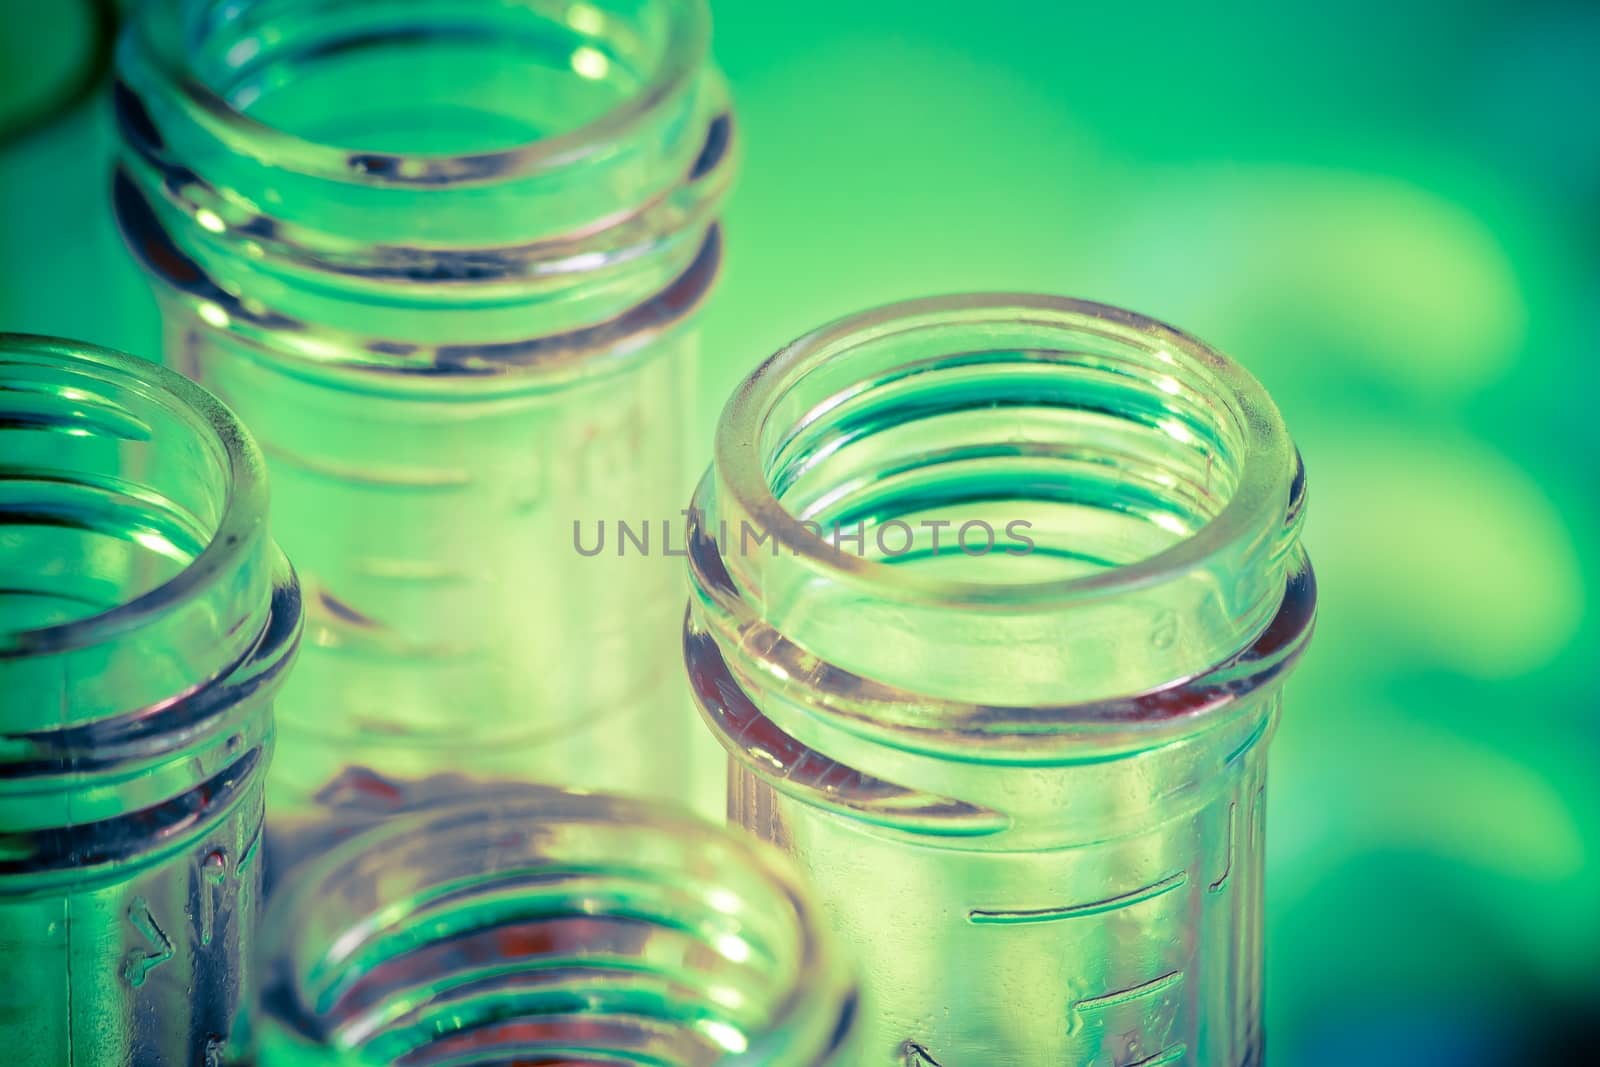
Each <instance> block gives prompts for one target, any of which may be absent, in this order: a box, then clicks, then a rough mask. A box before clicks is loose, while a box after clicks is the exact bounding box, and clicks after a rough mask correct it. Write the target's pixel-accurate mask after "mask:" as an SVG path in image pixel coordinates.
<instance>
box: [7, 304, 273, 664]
mask: <svg viewBox="0 0 1600 1067" xmlns="http://www.w3.org/2000/svg"><path fill="white" fill-rule="evenodd" d="M18 362H21V363H28V364H31V365H33V366H43V367H50V366H73V365H77V366H82V367H89V368H92V369H93V370H94V371H95V373H96V374H98V375H100V376H101V377H110V378H112V379H113V380H115V381H116V383H117V384H119V385H122V386H124V387H127V388H129V389H131V390H132V391H133V392H136V393H138V394H140V395H141V396H142V397H144V398H145V399H147V400H148V401H150V402H151V403H153V404H159V405H163V406H165V407H166V408H167V410H168V411H169V412H171V413H173V414H175V415H177V416H178V417H180V418H182V419H184V420H185V421H187V422H189V423H190V424H191V425H192V426H194V427H195V429H196V430H197V431H199V432H201V433H203V434H206V435H207V436H208V437H209V438H210V441H209V444H210V445H211V446H212V448H213V449H214V452H215V454H216V455H217V457H218V458H220V459H221V460H222V464H221V467H222V470H221V473H222V476H223V477H224V478H225V480H226V484H225V485H224V486H223V487H222V490H223V500H222V507H221V509H220V511H219V514H218V519H217V523H216V528H215V530H214V531H211V532H210V534H209V537H208V540H207V542H206V546H205V548H204V549H202V550H201V552H200V554H199V555H197V556H195V558H194V559H192V560H190V561H189V562H188V563H187V564H185V565H184V566H183V568H182V569H181V570H179V571H178V573H177V574H174V575H173V576H172V577H170V578H168V579H167V580H166V581H164V582H162V583H161V584H159V585H157V586H156V587H155V588H153V589H150V590H147V591H146V592H144V593H141V594H139V595H138V596H136V597H133V598H132V599H130V600H127V601H125V602H123V603H121V604H118V605H116V606H115V607H111V608H107V609H105V610H104V611H99V612H95V613H94V614H92V615H86V616H84V617H82V618H77V619H71V620H69V621H67V622H62V623H56V624H53V625H50V626H41V627H33V628H29V629H23V630H0V658H12V657H25V656H30V655H48V654H52V653H58V652H70V651H78V650H81V649H85V648H90V647H93V646H95V645H98V644H101V643H104V642H106V641H109V640H112V639H115V638H117V637H120V636H122V635H124V634H126V633H128V632H130V631H132V630H135V629H137V628H139V627H141V626H144V625H146V624H148V623H151V622H154V621H155V620H157V619H159V618H160V617H161V616H162V615H163V614H165V613H166V612H167V611H168V610H170V609H172V608H174V607H176V606H178V605H180V604H183V603H185V602H189V601H192V600H194V599H197V598H199V597H201V596H203V595H204V594H205V593H206V591H207V590H208V589H211V588H213V587H215V586H216V585H218V584H220V583H222V582H225V581H227V580H228V579H229V576H230V575H232V574H233V573H234V572H236V571H237V570H238V568H239V567H240V566H241V565H243V563H244V562H245V560H246V559H247V557H248V556H250V555H251V554H252V553H253V552H255V551H257V547H256V543H257V542H258V541H259V539H260V537H261V536H262V535H263V533H264V530H265V527H266V515H267V479H266V467H265V462H264V460H263V458H262V455H261V452H260V449H259V446H257V444H256V443H255V439H254V438H253V437H251V436H250V433H249V431H248V430H247V429H246V428H245V426H244V424H243V423H241V422H240V421H239V419H238V418H237V417H236V416H235V415H234V414H233V412H232V411H231V410H229V409H228V407H227V406H226V405H225V404H223V403H222V401H221V400H218V399H217V398H216V397H215V396H213V395H212V394H211V393H209V392H207V391H206V390H205V389H204V388H202V387H201V386H199V385H197V384H196V383H195V382H192V381H190V380H189V379H188V378H185V377H184V376H183V375H181V374H179V373H178V372H177V371H175V370H171V369H170V368H167V367H164V366H161V365H160V364H157V363H153V362H151V361H149V360H145V359H140V358H139V357H137V356H131V355H128V354H127V353H125V352H119V351H117V350H115V349H112V348H106V347H104V346H102V345H96V344H90V343H88V342H85V341H75V340H70V339H67V338H61V337H52V336H47V335H42V334H26V333H0V369H3V368H4V367H5V365H6V364H7V363H18ZM0 384H3V377H0Z"/></svg>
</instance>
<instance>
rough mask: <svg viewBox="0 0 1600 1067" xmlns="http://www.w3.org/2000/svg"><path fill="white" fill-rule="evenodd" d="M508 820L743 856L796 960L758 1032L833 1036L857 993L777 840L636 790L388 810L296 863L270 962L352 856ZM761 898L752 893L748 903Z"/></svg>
mask: <svg viewBox="0 0 1600 1067" xmlns="http://www.w3.org/2000/svg"><path fill="white" fill-rule="evenodd" d="M508 820H509V821H512V822H515V823H517V824H526V825H529V826H551V825H561V826H581V825H585V824H591V825H598V826H602V827H607V828H612V829H615V830H618V831H620V832H625V833H629V834H651V835H654V834H659V835H662V836H663V837H665V838H667V839H670V840H672V841H674V842H675V843H677V844H679V845H681V846H682V848H683V851H684V853H685V854H692V855H695V856H703V855H705V854H706V852H708V851H709V850H712V849H723V850H726V852H727V853H728V855H730V856H732V857H736V858H737V859H738V860H739V861H740V862H742V864H743V865H744V868H745V870H746V871H747V872H749V873H751V874H753V875H754V876H755V878H756V881H757V882H758V883H759V884H760V886H761V887H762V888H763V889H769V890H771V891H772V901H773V902H783V903H785V904H787V905H788V906H789V907H790V908H792V910H793V916H794V922H793V926H794V931H795V935H796V936H795V948H796V952H795V958H794V965H793V968H792V971H791V972H790V973H789V974H788V976H787V980H786V981H785V982H784V988H783V991H782V996H781V998H776V999H775V1003H774V1007H773V1011H772V1015H771V1018H770V1019H769V1020H768V1021H767V1022H766V1023H765V1024H764V1026H763V1032H764V1033H766V1034H771V1035H773V1040H776V1041H777V1042H778V1043H779V1045H780V1046H781V1047H784V1048H787V1047H788V1045H787V1044H786V1042H787V1040H788V1039H789V1036H790V1035H791V1034H799V1033H821V1032H823V1031H826V1032H828V1033H829V1034H832V1035H834V1036H837V1032H838V1031H839V1026H838V1023H837V1021H835V1020H833V1019H831V1018H830V1016H832V1015H834V1014H835V1013H838V1014H840V1015H841V1016H844V1015H846V1014H847V1013H848V1011H849V1010H850V1005H851V1004H852V1003H853V999H854V995H855V979H854V975H853V973H852V970H851V967H850V965H849V963H848V960H847V957H846V955H845V954H844V953H843V952H842V950H841V949H840V946H839V945H838V942H837V938H836V937H835V935H834V934H833V932H832V930H831V928H830V927H829V926H828V924H827V919H826V916H825V915H824V914H823V913H822V912H821V910H820V909H819V908H818V906H817V905H816V904H815V903H814V902H813V901H812V900H811V898H810V891H809V889H808V888H807V886H806V884H805V882H804V880H803V878H802V876H801V875H800V873H799V872H798V871H797V870H795V869H794V868H793V866H792V864H790V863H789V862H788V861H787V860H786V859H785V857H784V856H783V855H782V854H781V853H780V852H779V851H778V850H777V849H776V848H775V847H773V846H771V845H770V844H768V843H766V842H764V841H761V840H759V839H758V838H755V837H753V836H751V835H748V834H743V833H738V832H735V830H734V829H732V828H730V827H728V826H725V825H721V824H717V823H713V822H711V821H709V820H707V819H705V818H702V817H700V816H698V815H696V814H694V813H692V812H689V811H687V810H685V809H683V808H680V807H677V806H675V805H662V804H658V803H654V802H652V801H651V800H650V799H649V798H646V797H639V796H630V795H623V794H617V793H604V792H586V791H579V790H568V789H562V788H559V787H556V786H546V785H541V784H537V783H521V782H519V783H516V784H515V785H508V786H505V787H502V788H500V789H497V790H495V791H492V792H489V793H484V794H474V793H464V794H461V795H459V796H456V797H450V798H445V799H443V800H439V801H436V802H433V803H430V804H429V806H427V807H425V808H418V809H415V810H402V811H400V812H396V813H393V814H391V815H389V816H386V817H385V818H384V819H383V820H382V821H381V822H378V823H375V824H374V825H371V826H369V827H366V828H365V829H363V830H360V831H358V832H357V833H354V834H352V835H350V836H348V837H346V838H344V839H343V840H341V841H340V842H339V843H338V844H337V845H336V846H335V847H334V848H333V849H331V850H329V851H327V852H324V853H323V854H321V855H319V856H317V857H315V858H313V859H312V860H310V862H309V863H308V864H307V865H305V866H304V867H303V868H300V869H298V870H297V871H296V872H295V874H296V878H295V881H294V883H293V886H292V888H289V889H288V891H286V892H285V893H284V894H283V895H282V897H281V898H279V899H277V900H276V901H274V902H273V903H271V904H270V905H269V908H268V916H267V919H266V921H265V923H264V926H263V931H262V942H263V944H264V946H265V948H266V951H267V953H268V955H269V956H270V957H271V958H272V959H273V960H274V963H275V965H277V964H278V963H280V962H282V963H287V962H288V961H289V960H290V959H292V958H293V957H294V956H295V955H296V944H295V940H296V936H297V935H296V932H297V930H298V925H297V923H296V919H297V917H298V916H300V915H301V914H303V909H305V908H306V907H317V906H318V902H319V900H321V898H320V897H319V895H318V891H319V887H320V886H322V885H323V884H324V883H326V882H327V881H329V880H330V879H335V878H337V877H338V876H339V873H340V872H341V871H342V870H344V869H346V868H347V867H350V866H351V865H353V864H357V863H359V862H360V861H361V858H362V857H365V856H368V855H372V854H378V855H396V854H397V853H392V852H391V851H390V850H389V849H388V848H387V847H386V846H387V845H388V844H389V843H391V842H394V841H396V840H397V839H398V840H404V841H414V840H416V839H417V838H418V837H424V838H425V837H427V836H428V835H431V834H437V833H440V832H451V831H453V830H454V829H456V828H457V825H458V824H459V823H461V822H466V823H467V824H468V825H469V826H470V827H471V830H470V831H469V832H471V833H474V834H482V835H485V836H489V835H493V834H495V833H498V832H499V830H500V824H501V823H502V822H504V821H508ZM453 840H459V839H458V838H453ZM553 862H554V863H556V864H557V865H559V863H560V860H559V858H557V859H556V860H554V861H553ZM760 903H761V902H760V901H753V902H752V904H753V905H755V906H759V905H760ZM392 904H393V901H392V900H389V899H386V898H385V897H384V895H383V894H382V893H381V892H380V893H379V894H378V895H377V899H376V900H375V901H374V902H373V904H372V906H371V907H370V908H367V909H364V911H363V912H362V914H360V915H359V916H357V917H356V922H357V924H358V925H359V926H362V927H364V926H365V924H366V923H368V922H370V921H371V919H372V917H373V916H377V915H379V914H382V913H383V912H384V911H385V910H386V909H388V908H389V907H391V906H392ZM349 947H350V946H346V948H347V949H348V948H349ZM336 962H337V961H336ZM291 970H292V966H291ZM279 975H280V978H279V980H287V981H290V982H291V983H297V981H298V979H297V978H295V977H288V976H287V975H286V974H285V972H279ZM819 994H820V995H819ZM771 1051H772V1049H770V1048H769V1047H768V1045H767V1043H766V1042H763V1041H759V1040H757V1041H753V1042H752V1043H751V1045H750V1046H749V1048H748V1049H747V1050H745V1051H744V1052H738V1053H734V1052H730V1053H729V1054H728V1055H727V1056H725V1057H723V1058H722V1059H719V1060H718V1064H719V1067H741V1065H744V1064H747V1063H748V1064H749V1065H750V1067H757V1065H759V1064H762V1063H766V1062H768V1061H767V1059H766V1058H765V1057H766V1056H767V1055H768V1054H769V1053H770V1052H771ZM355 1062H361V1061H360V1058H359V1056H354V1057H352V1063H355Z"/></svg>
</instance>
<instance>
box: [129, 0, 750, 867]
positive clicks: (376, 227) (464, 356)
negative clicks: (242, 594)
mask: <svg viewBox="0 0 1600 1067" xmlns="http://www.w3.org/2000/svg"><path fill="white" fill-rule="evenodd" d="M708 25H709V16H708V15H707V13H706V11H705V9H704V5H703V3H701V2H699V0H634V2H629V0H596V2H592V3H589V2H585V3H570V4H567V3H557V4H545V3H537V4H507V3H503V2H498V0H448V2H445V0H356V2H351V3H344V4H338V5H328V4H323V3H316V2H312V0H244V2H240V3H230V4H226V5H223V4H215V3H200V2H183V0H157V2H154V3H151V4H147V5H144V6H143V7H142V8H141V9H140V11H139V13H138V15H137V16H136V17H135V18H134V19H133V21H132V22H131V23H130V25H129V28H128V30H127V32H126V33H125V36H124V39H123V41H122V44H121V48H120V53H119V62H118V82H117V85H116V87H115V100H116V108H117V115H118V123H119V128H120V131H121V136H122V140H123V144H124V152H123V155H122V160H121V166H120V169H119V171H118V174H117V177H116V180H115V190H114V194H115V201H116V209H117V215H118V219H119V222H120V225H121V227H122V230H123V233H124V235H125V237H126V238H127V240H128V243H129V245H130V246H131V247H132V249H133V250H134V252H135V254H136V255H137V256H138V257H139V259H140V260H141V261H142V263H143V265H144V267H145V268H146V270H147V272H148V273H149V274H150V275H151V276H152V277H153V278H154V280H155V282H156V286H157V291H158V293H159V294H160V298H161V301H162V304H163V318H164V322H165V324H166V331H167V337H166V342H165V346H164V347H165V358H166V360H167V361H168V362H170V363H172V364H175V365H176V366H178V367H179V368H180V369H183V370H185V371H187V372H189V373H191V374H193V375H194V376H195V377H196V378H197V379H198V380H200V381H201V382H203V383H204V384H206V385H207V386H208V387H210V388H211V389H213V390H215V391H216V392H217V393H218V394H219V395H221V396H222V397H223V398H224V399H226V400H227V401H228V402H229V403H231V404H232V405H234V407H235V408H236V410H238V412H239V413H240V415H241V417H242V418H243V419H244V420H245V421H246V422H247V423H248V424H249V425H250V427H251V429H252V431H253V432H254V433H255V434H256V435H257V437H258V438H259V439H260V440H261V442H262V445H263V448H264V449H265V451H266V453H267V458H268V463H269V465H270V466H271V469H272V476H273V482H274V487H275V500H276V505H275V513H274V517H273V525H274V530H275V531H276V533H277V535H278V537H279V538H280V540H281V541H282V543H283V544H284V547H285V549H286V550H287V551H288V552H289V554H290V555H291V556H292V557H293V558H294V559H295V564H296V567H297V568H298V570H299V572H300V574H301V575H302V579H303V581H304V584H305V590H306V605H307V608H306V611H307V642H306V644H307V648H306V654H305V655H304V656H303V658H302V661H301V664H300V666H299V668H298V669H297V671H296V674H295V677H294V678H292V679H291V680H290V682H289V684H288V686H287V687H286V688H285V691H284V695H283V698H282V700H281V701H280V702H279V725H280V744H281V750H282V758H281V759H279V760H278V761H277V762H276V764H275V766H274V771H273V777H272V786H271V791H272V794H273V819H272V821H273V840H274V849H275V850H276V849H278V847H279V843H280V842H281V841H284V840H286V839H287V838H286V835H288V834H290V833H291V832H292V831H294V830H295V829H296V828H298V827H305V828H307V833H308V835H309V836H308V837H306V838H305V840H306V841H308V842H310V844H308V845H306V846H305V847H306V848H307V849H309V851H313V852H314V851H315V841H316V840H319V839H321V838H322V837H325V836H326V834H327V832H329V829H328V828H329V826H330V825H334V824H338V825H344V824H346V823H349V822H351V821H354V822H360V821H361V820H362V819H364V818H366V817H367V816H366V815H363V813H364V812H366V813H372V812H380V813H381V812H382V811H384V810H388V809H389V808H391V807H393V806H396V805H400V804H404V803H406V802H407V801H409V800H414V799H416V798H418V797H421V796H427V795H436V794H438V793H440V792H441V791H444V792H449V791H452V790H454V788H455V786H456V784H458V780H459V779H460V778H461V777H467V778H471V779H474V780H476V781H478V782H480V783H481V782H482V781H491V780H503V781H526V780H535V781H549V782H555V783H559V784H565V785H580V786H584V787H593V788H602V787H603V788H608V789H612V790H617V791H626V792H638V793H650V794H655V795H671V796H674V797H678V798H680V799H681V798H683V797H684V796H685V794H687V793H688V792H689V791H690V790H691V789H693V788H696V787H697V785H698V784H699V783H696V782H695V781H694V776H693V775H692V773H691V772H690V770H689V766H690V760H689V755H690V752H689V749H690V746H691V745H692V743H693V741H694V739H695V738H697V737H698V736H699V734H698V732H697V731H696V729H695V726H694V722H693V718H692V714H691V712H690V711H689V708H688V706H687V702H686V701H685V700H684V699H683V697H682V691H681V683H680V677H681V675H680V670H681V668H680V666H679V663H678V653H677V648H676V641H675V640H674V639H673V636H672V635H673V634H674V632H675V630H676V612H677V606H678V601H679V597H680V595H681V591H682V584H681V578H682V576H681V563H679V562H678V560H677V559H675V558H671V557H670V556H668V554H667V551H668V546H665V545H662V544H660V542H659V539H658V540H657V541H656V542H655V543H654V544H653V545H652V546H651V548H650V550H649V551H643V550H640V551H631V550H630V551H624V546H623V545H621V544H619V543H618V542H617V540H616V539H614V538H613V539H612V540H611V541H610V542H608V543H607V544H606V546H605V551H604V553H603V554H602V555H601V556H599V557H598V558H589V557H588V556H586V555H585V554H583V553H580V551H579V550H578V544H577V543H575V542H578V541H579V540H580V538H576V537H575V524H577V525H578V526H580V527H581V543H582V545H583V547H585V548H587V547H589V545H590V542H591V541H592V540H593V538H594V536H595V531H596V529H597V526H598V524H599V523H600V522H602V521H604V522H605V523H606V524H607V525H608V526H613V529H614V523H615V522H616V521H617V520H619V519H627V520H629V521H631V522H633V523H635V524H636V525H637V524H638V523H640V522H641V521H648V522H650V524H651V525H652V526H654V525H657V522H656V520H658V519H664V518H668V517H673V516H676V515H678V513H679V509H680V508H681V502H682V492H683V490H684V489H685V488H686V487H687V485H688V483H689V481H690V475H691V472H690V471H689V470H688V468H687V464H686V457H685V447H684V437H685V436H686V434H685V432H684V430H685V426H686V423H687V419H688V415H687V407H688V405H689V403H690V402H691V398H692V396H693V388H694V387H693V375H694V370H695V362H696V360H697V354H696V352H697V341H696V332H695V328H694V322H695V315H694V313H695V311H696V310H697V309H698V307H699V306H700V304H701V303H702V301H703V299H704V297H705V295H706V294H707V292H708V290H709V288H710V286H711V283H712V281H713V280H714V278H715V276H716V273H717V270H718V266H719V262H720V239H719V236H718V229H717V225H716V211H717V206H718V204H719V203H720V200H721V196H722V193H723V191H724V190H725V188H726V186H727V184H728V182H729V179H730V175H731V171H732V166H731V152H730V140H731V138H730V131H731V120H730V118H729V112H728V102H727V98H726V94H725V91H724V88H723V86H722V83H721V81H720V79H719V77H718V76H717V74H716V72H715V71H714V70H713V69H712V68H711V66H710V65H709V59H708V35H709V29H708ZM675 548H676V553H675V554H676V555H678V556H681V553H682V536H681V532H680V533H679V534H678V536H677V538H676V545H675ZM703 802H704V801H703V800H702V803H703ZM300 848H301V845H298V844H296V845H292V846H290V845H285V849H286V850H287V851H284V852H275V855H276V856H280V857H281V856H287V855H289V853H290V852H292V851H298V850H299V849H300ZM275 869H279V870H281V869H283V868H282V865H281V864H276V863H275Z"/></svg>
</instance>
